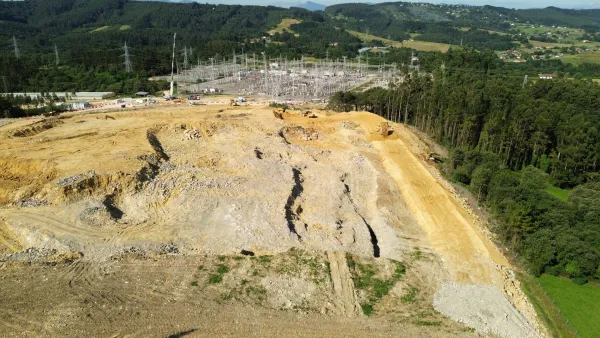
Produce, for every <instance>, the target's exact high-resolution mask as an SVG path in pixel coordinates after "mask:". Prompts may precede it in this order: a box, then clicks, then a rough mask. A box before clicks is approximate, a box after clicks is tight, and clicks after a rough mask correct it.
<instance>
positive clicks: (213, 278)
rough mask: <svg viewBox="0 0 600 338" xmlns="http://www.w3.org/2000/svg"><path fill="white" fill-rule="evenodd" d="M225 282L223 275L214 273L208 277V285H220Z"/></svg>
mask: <svg viewBox="0 0 600 338" xmlns="http://www.w3.org/2000/svg"><path fill="white" fill-rule="evenodd" d="M222 281H223V275H220V274H218V273H213V274H212V275H210V277H208V284H219V283H221V282H222Z"/></svg>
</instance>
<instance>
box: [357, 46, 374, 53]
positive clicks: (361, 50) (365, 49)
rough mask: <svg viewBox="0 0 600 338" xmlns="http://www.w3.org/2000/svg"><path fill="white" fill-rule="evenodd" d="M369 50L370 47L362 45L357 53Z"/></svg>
mask: <svg viewBox="0 0 600 338" xmlns="http://www.w3.org/2000/svg"><path fill="white" fill-rule="evenodd" d="M370 50H371V47H364V48H361V49H359V50H358V54H362V53H364V52H368V51H370Z"/></svg>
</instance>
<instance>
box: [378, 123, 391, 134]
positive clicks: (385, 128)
mask: <svg viewBox="0 0 600 338" xmlns="http://www.w3.org/2000/svg"><path fill="white" fill-rule="evenodd" d="M392 131H393V130H392V126H390V124H389V123H387V122H385V121H384V122H381V123H380V124H379V125H377V134H379V135H381V136H383V137H386V136H388V135H389V134H391V133H392Z"/></svg>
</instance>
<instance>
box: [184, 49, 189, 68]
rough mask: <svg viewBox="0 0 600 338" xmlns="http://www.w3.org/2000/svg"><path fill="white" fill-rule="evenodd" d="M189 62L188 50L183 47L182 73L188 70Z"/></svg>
mask: <svg viewBox="0 0 600 338" xmlns="http://www.w3.org/2000/svg"><path fill="white" fill-rule="evenodd" d="M189 62H190V60H189V59H188V49H187V47H183V71H184V72H185V71H186V69H187V68H188V65H189Z"/></svg>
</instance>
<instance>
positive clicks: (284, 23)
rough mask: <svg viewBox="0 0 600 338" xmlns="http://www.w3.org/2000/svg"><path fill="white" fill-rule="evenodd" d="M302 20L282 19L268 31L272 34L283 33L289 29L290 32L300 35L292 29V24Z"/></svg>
mask: <svg viewBox="0 0 600 338" xmlns="http://www.w3.org/2000/svg"><path fill="white" fill-rule="evenodd" d="M301 22H302V21H300V20H298V19H289V18H288V19H281V22H280V23H279V24H278V25H277V27H275V28H273V29H271V30H270V31H268V33H269V34H270V35H274V34H275V33H283V32H284V31H287V32H289V33H292V34H294V35H296V36H299V35H298V34H296V32H294V30H292V29H291V28H290V27H291V26H292V25H295V24H298V23H301Z"/></svg>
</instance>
